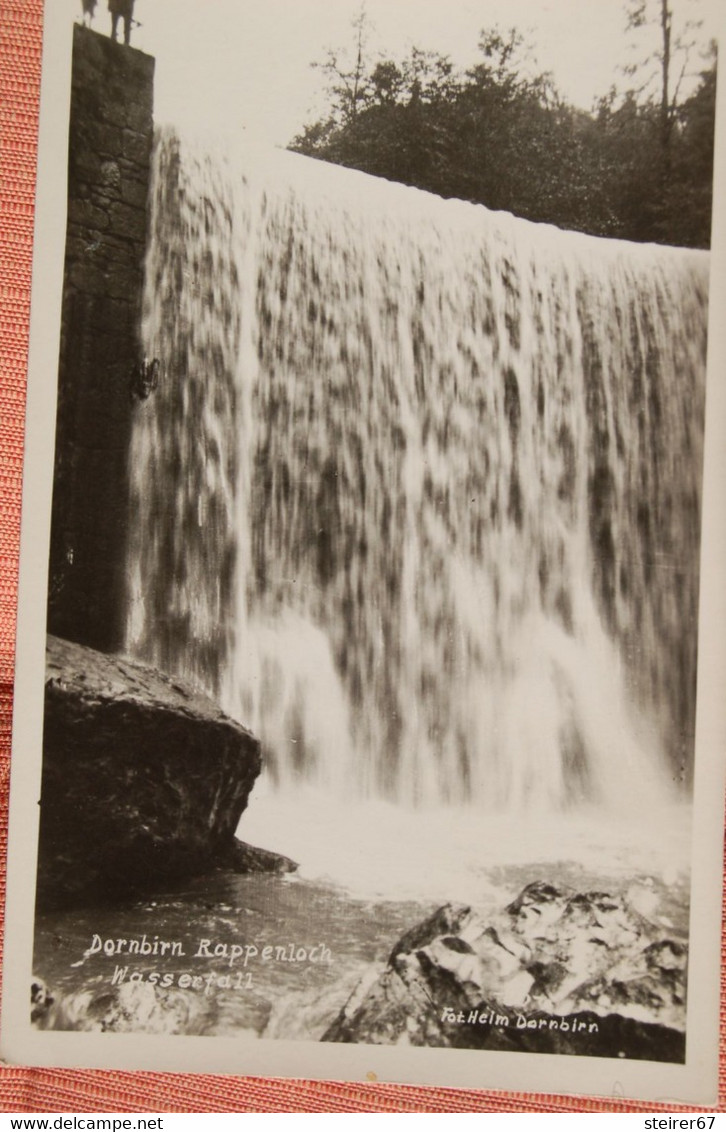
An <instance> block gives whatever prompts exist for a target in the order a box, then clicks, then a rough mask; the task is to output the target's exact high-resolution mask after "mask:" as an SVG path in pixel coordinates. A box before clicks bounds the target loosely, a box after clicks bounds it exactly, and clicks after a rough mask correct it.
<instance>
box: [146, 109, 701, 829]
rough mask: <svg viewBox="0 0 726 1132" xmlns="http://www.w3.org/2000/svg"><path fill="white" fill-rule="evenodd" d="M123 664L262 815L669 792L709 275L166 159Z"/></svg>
mask: <svg viewBox="0 0 726 1132" xmlns="http://www.w3.org/2000/svg"><path fill="white" fill-rule="evenodd" d="M151 226H152V235H151V243H150V249H149V253H148V259H147V270H146V285H145V299H144V312H143V336H144V348H145V351H146V353H147V355H148V356H149V357H158V358H159V359H160V361H161V373H160V380H159V385H158V388H157V389H156V391H155V392H153V393H152V394H151V395H150V396H149V397H148V399H147V400H145V401H143V402H140V403H139V404H138V407H137V409H136V418H135V431H134V436H133V442H132V451H131V457H130V468H131V481H132V498H131V512H132V532H133V533H132V536H131V545H130V548H129V565H128V572H129V611H128V631H127V644H128V649H129V651H131V652H133V653H134V654H135V655H137V656H140V657H142V658H145V659H147V660H149V661H150V662H153V663H154V664H156V665H158V666H159V667H161V668H163V669H165V670H167V671H170V672H172V673H176V674H179V675H180V676H183V677H185V678H188V679H191V680H193V681H194V682H196V683H197V684H200V685H202V686H203V687H204V688H205V689H206V690H207V691H208V692H210V693H211V694H212V695H214V696H215V697H217V698H218V700H219V701H220V702H221V703H222V705H223V706H224V707H225V709H226V710H227V711H228V712H230V713H231V714H233V715H235V716H237V717H239V718H241V719H242V720H243V721H245V722H246V723H248V724H249V725H250V726H251V727H252V728H253V729H254V730H255V731H256V732H257V733H258V734H259V735H260V737H261V739H262V743H263V750H264V753H265V758H266V764H267V768H268V776H269V779H270V782H271V783H272V785H273V787H275V786H277V787H279V788H282V787H288V786H291V785H295V784H299V785H300V786H306V785H313V786H315V787H320V788H323V789H325V790H328V791H331V792H337V794H338V796H339V797H343V798H344V797H351V798H353V797H355V798H380V799H387V800H392V801H395V802H397V803H400V804H404V803H405V804H410V805H423V804H428V803H432V802H437V803H438V802H442V803H450V804H457V805H458V804H462V803H470V804H473V805H475V806H478V807H481V808H482V809H489V810H492V811H498V812H501V811H502V810H520V809H524V810H527V809H528V808H529V809H531V808H539V809H550V810H555V811H559V810H562V809H567V808H571V809H572V808H576V807H577V806H578V805H579V804H580V803H596V804H600V803H602V804H604V805H606V806H607V805H610V806H613V807H618V806H621V805H622V804H624V803H626V802H627V803H633V804H637V805H642V804H643V800H644V799H645V800H652V799H653V798H654V797H655V796H658V797H663V796H666V795H668V794H669V792H672V791H674V790H675V791H676V792H678V791H681V792H684V793H685V792H687V789H688V786H689V782H690V774H691V760H692V744H693V727H694V702H695V680H696V619H697V603H698V566H699V561H698V553H699V534H700V498H701V463H702V442H703V420H704V384H705V355H706V316H707V289H708V256H707V255H706V254H705V253H702V252H692V251H682V250H677V249H669V248H662V247H653V246H636V245H628V244H625V243H621V242H616V241H608V240H601V239H594V238H592V237H587V236H583V235H579V234H574V233H568V232H562V231H559V230H556V229H554V228H550V227H546V226H539V225H533V224H530V223H527V222H525V221H521V220H517V219H515V218H513V217H511V216H509V215H507V214H502V213H493V212H490V211H488V210H487V209H485V208H483V207H481V206H476V205H470V204H466V203H463V202H459V201H442V200H440V199H438V198H436V197H434V196H431V195H430V194H426V193H422V192H418V191H417V190H413V189H409V188H404V187H402V186H399V185H393V184H390V183H388V182H383V181H380V180H377V179H375V178H371V177H368V176H366V175H364V174H360V173H357V172H352V171H348V170H342V169H337V168H334V167H330V166H325V165H323V164H321V163H318V162H314V161H311V160H309V159H306V158H302V157H298V156H294V155H291V154H282V153H279V154H270V155H268V156H266V157H264V158H263V157H262V156H260V155H259V154H254V155H252V156H251V157H250V156H245V154H244V153H243V152H239V153H238V152H236V151H235V150H234V148H233V147H230V146H227V147H224V146H221V145H220V146H219V147H218V148H217V149H214V148H213V147H210V145H209V143H208V142H206V141H204V142H202V141H195V140H193V139H188V138H180V137H179V136H178V135H177V134H176V133H175V132H173V131H171V130H165V131H163V132H161V133H160V134H159V136H158V138H157V145H156V154H155V168H154V180H153V202H152V218H151Z"/></svg>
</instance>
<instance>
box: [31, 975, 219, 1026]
mask: <svg viewBox="0 0 726 1132" xmlns="http://www.w3.org/2000/svg"><path fill="white" fill-rule="evenodd" d="M38 981H42V980H38ZM34 985H35V981H34ZM31 1018H32V1022H33V1025H34V1026H35V1028H36V1029H38V1030H83V1031H86V1032H88V1031H91V1032H94V1031H97V1032H99V1033H116V1034H205V1033H209V1032H210V1031H211V1030H212V1029H213V1027H214V1023H215V1009H214V1004H213V1001H212V1000H211V999H210V998H205V996H204V995H200V994H194V993H193V992H191V991H184V990H179V989H178V988H175V987H171V988H161V987H158V986H153V985H151V984H150V983H123V984H121V986H118V987H109V986H108V984H106V985H103V986H101V985H97V986H95V987H89V988H87V989H85V990H82V991H77V992H75V993H73V994H68V995H63V994H60V993H59V992H57V991H53V992H52V993H50V992H47V995H46V998H45V1001H44V1003H43V1005H42V1007H36V1008H34V1009H33V1012H32V1015H31Z"/></svg>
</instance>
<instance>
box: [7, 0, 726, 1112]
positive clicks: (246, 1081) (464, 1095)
mask: <svg viewBox="0 0 726 1132" xmlns="http://www.w3.org/2000/svg"><path fill="white" fill-rule="evenodd" d="M41 34H42V0H0V485H1V488H0V561H1V564H2V568H1V572H0V901H4V891H5V851H6V846H7V803H8V777H9V759H10V723H11V712H12V679H13V657H14V649H15V608H16V598H17V576H18V549H19V536H20V497H21V477H22V458H23V423H24V406H25V385H26V369H27V365H26V363H27V350H28V325H29V312H30V272H31V249H32V235H33V200H34V191H35V163H36V152H37V128H38V102H39V92H40V60H41ZM723 958H724V943H723V938H722V961H723ZM725 1000H726V983H724V980H723V977H722V982H721V1058H720V1072H719V1107H718V1110H717V1111H722V1112H723V1111H726V1049H725V1043H724V1039H725V1038H726V1019H725V1018H724V1002H725ZM653 1108H654V1106H653V1105H648V1104H628V1105H619V1104H615V1103H613V1102H609V1101H599V1100H592V1099H586V1098H577V1097H569V1098H568V1097H556V1096H546V1095H542V1094H536V1095H533V1094H524V1093H517V1094H506V1093H495V1092H479V1091H464V1090H459V1089H432V1088H416V1087H404V1086H396V1085H374V1084H365V1085H362V1084H344V1083H334V1082H321V1081H280V1080H263V1079H258V1078H249V1077H223V1076H216V1077H212V1076H201V1075H199V1076H196V1075H194V1074H188V1073H184V1074H164V1073H117V1072H101V1071H96V1070H76V1071H70V1070H52V1069H24V1068H16V1067H6V1066H1V1067H0V1111H2V1112H532V1111H534V1112H573V1111H574V1112H586V1111H593V1112H637V1111H652V1110H653ZM668 1111H671V1112H672V1111H674V1110H673V1107H672V1106H670V1107H669V1109H668Z"/></svg>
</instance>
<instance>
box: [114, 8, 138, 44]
mask: <svg viewBox="0 0 726 1132" xmlns="http://www.w3.org/2000/svg"><path fill="white" fill-rule="evenodd" d="M108 10H109V12H110V13H111V39H113V40H116V39H117V38H118V22H119V19H123V22H124V43H125V44H126V46H127V47H128V45H129V43H130V42H131V22H132V20H133V16H134V0H108Z"/></svg>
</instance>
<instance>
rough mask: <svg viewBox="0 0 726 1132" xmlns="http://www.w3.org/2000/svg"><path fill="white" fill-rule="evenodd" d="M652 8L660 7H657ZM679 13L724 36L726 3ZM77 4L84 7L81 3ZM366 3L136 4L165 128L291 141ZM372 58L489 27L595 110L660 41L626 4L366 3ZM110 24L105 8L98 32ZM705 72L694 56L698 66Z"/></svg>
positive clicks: (702, 2) (457, 54) (700, 3)
mask: <svg viewBox="0 0 726 1132" xmlns="http://www.w3.org/2000/svg"><path fill="white" fill-rule="evenodd" d="M649 2H650V3H653V2H654V0H649ZM673 2H674V6H675V10H676V15H677V17H680V18H683V17H684V16H687V17H690V18H697V19H701V20H703V21H704V25H703V28H702V29H701V32H700V33H699V34H700V35H701V37H702V38H703V40H704V41H707V40H708V38H709V37H710V36H711V35H714V34H715V31H716V22H717V21H716V12H717V9H718V5H719V4H720V3H721V2H722V0H673ZM79 6H80V5H79ZM359 7H360V0H136V10H135V18H136V19H137V20H138V22H139V25H140V26H139V27H137V28H135V29H134V33H133V39H132V43H133V44H134V46H137V47H140V48H141V49H142V50H144V51H148V52H149V53H150V54H153V55H155V56H156V60H157V77H156V117H157V121H174V122H176V123H177V124H180V125H182V124H183V125H192V126H194V127H195V128H205V129H206V128H213V129H215V128H218V129H221V130H230V129H232V130H236V129H238V128H244V130H245V131H246V132H247V134H248V135H250V136H251V137H253V138H254V140H256V141H261V142H265V143H271V144H275V145H286V144H287V143H288V142H289V141H290V140H291V138H292V137H293V135H294V134H295V133H297V132H298V131H299V130H300V129H301V127H302V126H303V124H304V123H305V122H306V121H312V120H314V119H315V117H316V116H317V115H316V111H317V112H319V111H320V110H321V108H322V105H323V103H322V100H321V99H322V96H321V82H322V76H321V74H320V72H319V71H316V70H315V69H313V68H311V66H310V64H311V63H312V62H313V61H314V60H321V59H323V58H324V56H325V50H326V48H327V47H339V46H341V45H344V44H349V43H350V42H351V40H352V35H353V33H352V30H351V20H352V19H353V17H354V15H355V13H356V12H357V11H358V10H359ZM367 12H368V16H369V18H370V21H371V23H372V25H373V35H372V40H371V45H370V47H371V51H372V52H374V53H375V52H376V51H377V50H378V51H380V52H383V51H386V52H387V53H388V54H389V55H394V56H395V55H401V54H405V53H406V52H407V50H408V49H409V48H410V47H411V46H412V45H416V46H419V47H423V48H428V49H433V50H437V51H440V52H442V53H444V54H449V55H450V56H451V58H452V60H453V61H454V62H455V63H457V64H459V65H462V66H466V65H468V64H471V63H473V62H474V61H475V60H476V56H477V50H476V45H477V41H478V38H479V33H480V31H481V29H482V28H483V27H491V26H495V25H499V27H500V28H502V29H507V28H510V27H517V28H518V29H519V30H520V31H522V32H524V33H525V34H526V35H527V38H528V40H529V41H530V42H531V43H532V44H533V47H534V50H535V55H536V58H537V61H538V63H539V67H540V69H541V70H548V71H551V72H552V73H553V75H554V78H555V82H556V84H557V86H558V88H559V89H560V91H561V92H562V93H563V94H564V95H565V96H566V97H567V98H568V99H569V100H570V101H571V102H573V103H574V104H575V105H578V106H581V107H583V108H584V109H589V108H590V107H591V106H592V104H593V101H594V99H595V98H596V97H597V96H598V95H600V94H604V93H606V92H607V91H608V90H609V88H610V87H611V86H612V84H613V83H615V84H616V85H619V86H621V87H623V88H624V87H625V85H626V84H627V81H628V80H627V79H626V78H625V76H624V75H623V74H622V72H621V71H620V70H619V68H620V67H622V65H623V64H625V63H627V62H628V61H629V60H630V59H632V58H633V57H634V54H633V53H634V52H636V53H637V54H639V55H640V57H642V56H645V55H647V53H648V50H649V49H650V48H652V47H653V46H654V45H655V44H657V38H656V39H655V40H650V41H649V40H648V35H647V33H643V32H641V33H639V36H638V41H637V43H636V42H634V40H635V39H636V36H635V35H634V34H633V33H627V32H626V30H625V15H624V5H623V0H589V2H587V0H479V2H476V0H367ZM108 22H109V16H108V12H107V11H106V2H105V0H100V3H99V5H98V9H97V14H96V21H95V25H94V26H95V27H96V29H97V30H100V31H105V30H106V25H107V24H108ZM695 68H696V70H697V69H698V59H696V60H695Z"/></svg>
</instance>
